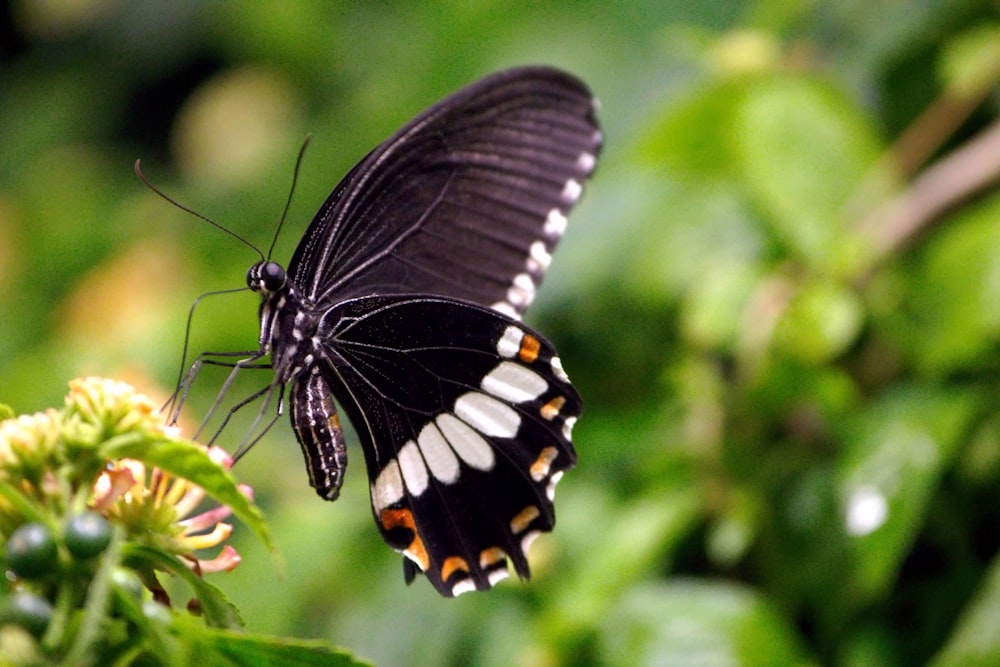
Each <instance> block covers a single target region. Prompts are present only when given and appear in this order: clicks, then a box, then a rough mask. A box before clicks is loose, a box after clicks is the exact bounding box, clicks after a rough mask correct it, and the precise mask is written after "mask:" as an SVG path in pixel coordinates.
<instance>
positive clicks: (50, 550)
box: [7, 523, 59, 579]
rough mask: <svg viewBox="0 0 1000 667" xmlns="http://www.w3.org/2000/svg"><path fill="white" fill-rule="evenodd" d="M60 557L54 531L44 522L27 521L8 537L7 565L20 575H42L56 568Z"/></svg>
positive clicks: (27, 576) (23, 576)
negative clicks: (53, 534)
mask: <svg viewBox="0 0 1000 667" xmlns="http://www.w3.org/2000/svg"><path fill="white" fill-rule="evenodd" d="M58 557H59V552H58V549H57V548H56V540H55V538H54V537H53V536H52V531H51V530H49V529H48V528H47V527H46V526H45V525H43V524H40V523H26V524H24V525H22V526H20V527H18V528H17V530H15V531H14V532H13V533H11V535H10V537H9V538H8V539H7V565H8V567H10V569H11V570H12V571H13V572H14V574H16V575H17V576H18V577H22V578H24V579H37V578H38V577H42V576H44V575H46V574H48V573H49V572H51V571H52V570H53V569H55V567H56V563H57V561H58Z"/></svg>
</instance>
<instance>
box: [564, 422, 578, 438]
mask: <svg viewBox="0 0 1000 667" xmlns="http://www.w3.org/2000/svg"><path fill="white" fill-rule="evenodd" d="M575 425H576V417H567V418H566V421H564V422H563V428H562V431H563V437H564V438H566V440H567V441H569V442H573V427H574V426H575Z"/></svg>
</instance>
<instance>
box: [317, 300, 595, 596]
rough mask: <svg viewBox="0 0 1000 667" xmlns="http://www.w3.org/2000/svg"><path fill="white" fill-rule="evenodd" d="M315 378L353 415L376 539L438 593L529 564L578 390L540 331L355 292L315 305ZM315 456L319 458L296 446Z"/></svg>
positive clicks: (560, 466)
mask: <svg viewBox="0 0 1000 667" xmlns="http://www.w3.org/2000/svg"><path fill="white" fill-rule="evenodd" d="M323 328H324V329H325V330H326V331H327V332H328V335H327V336H326V337H325V340H327V341H328V345H329V347H328V350H327V355H326V356H327V359H326V364H325V365H324V367H323V368H324V370H323V375H324V377H325V378H326V380H327V381H328V382H329V384H330V387H331V388H332V390H333V394H334V396H336V398H337V400H338V402H339V403H340V404H341V406H342V407H343V408H344V410H345V411H346V412H347V413H348V415H349V417H350V418H351V421H352V423H353V424H354V426H355V428H356V430H357V431H358V435H359V437H360V439H361V443H362V446H363V448H364V450H365V460H366V462H367V465H368V477H369V480H370V482H371V499H372V510H373V512H374V515H375V521H376V523H377V524H378V527H379V529H380V530H381V532H382V536H383V537H384V539H385V540H386V542H388V543H389V545H390V546H392V547H394V548H395V549H397V550H399V551H402V552H403V554H404V555H405V556H406V557H407V558H408V559H409V560H410V561H411V562H413V563H415V564H416V565H417V566H418V567H419V569H420V570H422V571H423V572H424V573H425V574H426V575H427V577H428V579H429V580H430V581H431V583H432V584H433V585H434V586H435V588H437V589H438V591H440V592H441V593H442V594H443V595H446V596H452V595H457V594H458V593H461V592H465V591H467V590H473V589H486V588H489V587H491V586H492V585H493V584H494V583H496V582H497V581H499V580H500V579H502V578H503V577H505V576H506V574H507V561H508V559H510V561H511V562H512V563H513V565H514V569H515V570H516V571H517V573H518V574H519V576H521V577H524V578H526V577H527V576H528V574H529V571H528V561H527V557H526V555H525V551H526V549H527V546H528V544H529V543H530V542H531V540H532V539H533V538H534V537H535V536H537V535H538V534H539V533H540V532H545V531H549V530H551V529H552V527H553V525H554V523H555V510H554V507H553V503H552V499H553V494H554V490H555V484H556V482H558V480H559V478H560V477H561V476H562V473H563V472H564V471H565V470H567V469H569V468H571V467H572V466H573V464H574V463H575V461H576V454H575V452H574V451H573V445H572V441H571V431H572V427H573V424H574V423H575V421H576V418H577V416H578V415H579V413H580V407H581V406H580V398H579V396H578V395H577V393H576V391H575V390H574V389H573V387H572V385H570V383H569V379H568V378H567V377H566V374H565V373H564V372H563V370H562V366H561V364H560V362H559V358H558V357H557V356H556V352H555V350H554V349H553V347H552V346H551V344H549V343H548V342H547V341H545V340H544V339H543V338H542V337H541V336H539V335H538V334H536V333H534V332H532V331H531V330H530V329H528V328H527V327H525V326H523V325H522V324H520V323H519V322H517V321H516V320H513V319H511V318H509V317H506V316H504V315H502V314H500V313H497V312H496V311H494V310H491V309H488V308H484V307H480V306H475V305H472V304H469V303H466V302H461V301H456V300H452V299H446V298H436V297H427V296H422V295H418V296H405V295H404V296H387V297H365V298H358V299H353V300H350V301H347V302H344V303H341V304H339V305H338V306H336V307H335V308H333V309H332V310H331V311H330V312H329V313H327V314H326V315H325V316H324V320H323ZM309 458H313V459H316V460H320V459H322V458H324V457H323V456H321V455H318V454H317V455H314V456H313V457H309V456H307V459H309Z"/></svg>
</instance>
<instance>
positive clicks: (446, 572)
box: [441, 556, 469, 581]
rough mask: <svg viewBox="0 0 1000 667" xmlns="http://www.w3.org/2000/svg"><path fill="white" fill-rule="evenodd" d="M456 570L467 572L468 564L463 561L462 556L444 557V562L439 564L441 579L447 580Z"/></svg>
mask: <svg viewBox="0 0 1000 667" xmlns="http://www.w3.org/2000/svg"><path fill="white" fill-rule="evenodd" d="M456 572H465V573H468V572H469V564H468V563H466V562H465V559H464V558H460V557H459V556H449V557H448V558H445V559H444V563H442V564H441V581H448V579H449V578H450V577H451V575H453V574H455V573H456Z"/></svg>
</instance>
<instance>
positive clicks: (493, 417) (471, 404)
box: [454, 391, 521, 438]
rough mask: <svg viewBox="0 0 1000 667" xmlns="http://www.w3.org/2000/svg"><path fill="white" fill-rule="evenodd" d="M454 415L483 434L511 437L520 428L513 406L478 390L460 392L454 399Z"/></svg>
mask: <svg viewBox="0 0 1000 667" xmlns="http://www.w3.org/2000/svg"><path fill="white" fill-rule="evenodd" d="M454 412H455V416H456V417H458V418H459V419H461V420H462V421H464V422H465V423H466V424H468V425H469V426H471V427H472V428H474V429H476V430H477V431H479V432H480V433H482V434H483V435H490V436H494V437H498V438H513V437H514V436H516V435H517V431H518V429H520V428H521V417H520V416H518V414H517V412H515V411H514V408H512V407H510V406H509V405H506V404H504V403H502V402H500V401H498V400H497V399H495V398H493V397H492V396H487V395H486V394H483V393H481V392H478V391H470V392H468V393H465V394H462V395H461V396H459V397H458V400H456V401H455V410H454Z"/></svg>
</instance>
